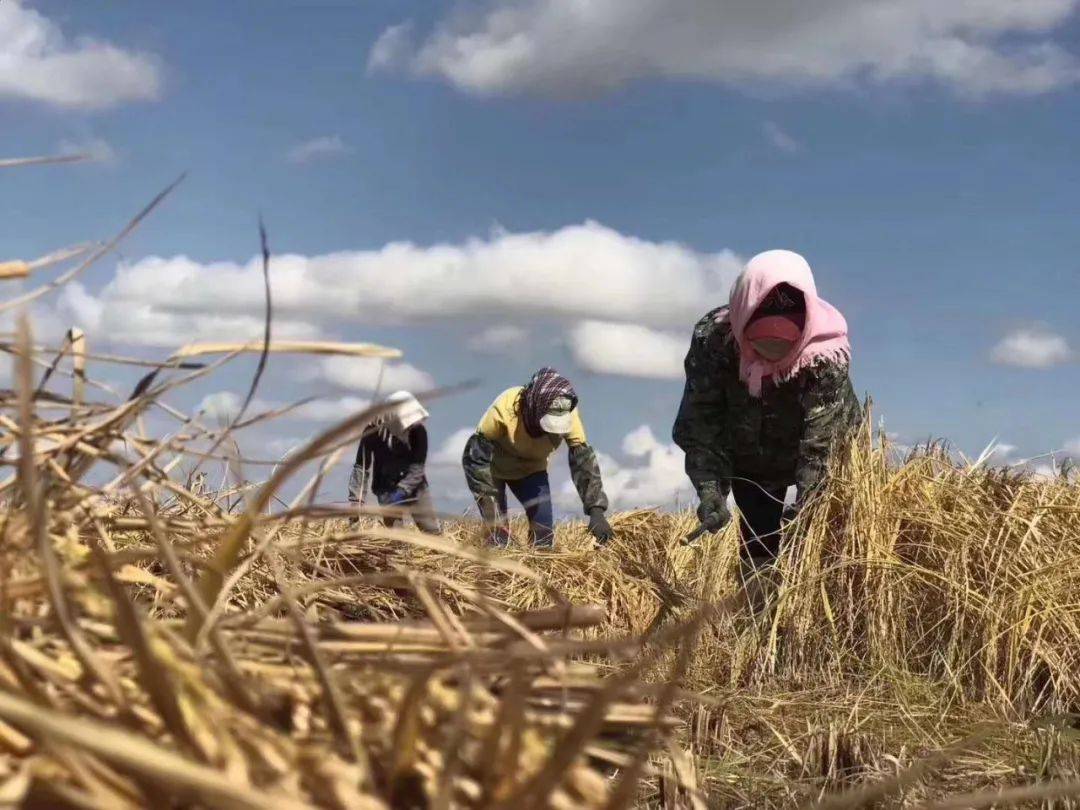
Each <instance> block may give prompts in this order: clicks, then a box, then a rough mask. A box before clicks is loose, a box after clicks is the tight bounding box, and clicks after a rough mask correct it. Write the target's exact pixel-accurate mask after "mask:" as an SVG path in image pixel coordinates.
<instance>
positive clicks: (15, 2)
mask: <svg viewBox="0 0 1080 810" xmlns="http://www.w3.org/2000/svg"><path fill="white" fill-rule="evenodd" d="M161 83H162V82H161V71H160V67H159V65H158V60H157V59H156V58H154V57H153V56H151V55H149V54H145V53H136V52H132V51H126V50H123V49H121V48H119V47H117V46H115V45H112V44H110V43H108V42H102V41H100V40H97V39H92V38H89V37H78V38H76V39H75V40H73V41H72V40H69V39H68V38H67V36H65V34H64V33H63V32H62V31H61V30H60V27H59V26H58V25H56V23H54V22H52V21H51V20H49V19H48V18H47V17H45V16H44V15H43V14H41V13H39V12H37V11H35V10H34V9H31V8H27V7H26V6H24V5H23V4H22V2H21V1H20V0H3V2H0V98H16V99H29V100H32V101H40V102H44V103H46V104H52V105H54V106H58V107H68V108H79V109H102V108H106V107H113V106H115V105H117V104H121V103H123V102H128V101H151V100H154V99H156V98H158V96H159V95H160V94H161Z"/></svg>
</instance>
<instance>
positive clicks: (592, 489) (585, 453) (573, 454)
mask: <svg viewBox="0 0 1080 810" xmlns="http://www.w3.org/2000/svg"><path fill="white" fill-rule="evenodd" d="M569 451H570V477H571V478H572V479H573V481H574V486H575V487H576V488H577V491H578V495H580V496H581V505H582V506H584V507H585V514H586V515H587V514H589V513H590V512H591V511H592V510H593V509H603V510H604V511H607V508H608V499H607V495H605V494H604V482H603V481H602V480H601V478H600V462H599V461H597V459H596V451H595V450H593V449H592V447H590V446H589V445H587V444H575V445H571V446H570V447H569Z"/></svg>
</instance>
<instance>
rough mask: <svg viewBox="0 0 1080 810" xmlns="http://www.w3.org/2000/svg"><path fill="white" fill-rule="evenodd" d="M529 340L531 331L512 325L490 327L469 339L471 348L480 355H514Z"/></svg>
mask: <svg viewBox="0 0 1080 810" xmlns="http://www.w3.org/2000/svg"><path fill="white" fill-rule="evenodd" d="M528 340H529V330H528V329H525V328H523V327H521V326H514V325H512V324H502V325H500V326H490V327H488V328H487V329H485V330H484V331H483V332H480V333H479V334H477V335H474V336H473V337H471V338H470V339H469V348H470V349H472V350H473V351H474V352H477V353H478V354H514V353H516V352H517V351H519V350H520V349H521V348H522V347H523V346H524V345H525V344H526V343H527V342H528Z"/></svg>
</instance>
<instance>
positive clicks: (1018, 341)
mask: <svg viewBox="0 0 1080 810" xmlns="http://www.w3.org/2000/svg"><path fill="white" fill-rule="evenodd" d="M990 357H991V359H992V360H993V361H994V362H995V363H1000V364H1001V365H1004V366H1019V367H1020V368H1050V367H1052V366H1056V365H1059V364H1061V363H1067V362H1068V361H1069V360H1071V359H1072V350H1071V349H1070V348H1069V343H1068V341H1066V340H1065V338H1064V337H1062V336H1061V335H1057V334H1054V333H1053V332H1049V331H1046V330H1043V329H1037V328H1036V329H1018V330H1016V331H1015V332H1012V333H1010V334H1008V335H1006V336H1005V337H1004V338H1002V340H1001V342H1000V343H998V344H997V346H995V347H994V349H993V351H992V352H991V353H990Z"/></svg>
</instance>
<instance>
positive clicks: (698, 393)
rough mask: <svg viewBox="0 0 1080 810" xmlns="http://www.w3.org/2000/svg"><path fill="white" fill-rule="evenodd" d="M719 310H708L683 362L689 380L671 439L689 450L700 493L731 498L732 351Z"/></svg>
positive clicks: (689, 463) (692, 478)
mask: <svg viewBox="0 0 1080 810" xmlns="http://www.w3.org/2000/svg"><path fill="white" fill-rule="evenodd" d="M719 329H720V325H719V324H717V313H715V312H711V313H709V314H708V315H706V316H705V317H704V318H703V319H702V320H701V321H700V322H699V323H698V325H697V326H696V327H695V328H694V335H693V338H692V339H691V342H690V350H689V351H688V352H687V354H686V360H685V362H684V364H683V366H684V368H685V370H686V386H685V387H684V388H683V396H682V402H681V403H680V404H679V413H678V415H677V416H676V417H675V426H674V428H673V429H672V439H673V440H674V441H675V444H677V445H678V446H679V447H681V448H682V449H683V451H684V452H685V453H686V475H687V477H689V479H690V481H691V483H693V485H694V489H695V490H697V493H698V496H699V497H701V498H702V501H703V502H704V501H705V500H706V499H707V498H712V499H715V498H719V499H720V500H721V501H723V500H724V499H726V497H727V493H728V490H729V489H730V486H731V483H730V481H731V475H732V464H731V453H730V449H729V448H728V444H727V430H726V422H727V400H726V396H725V394H724V375H726V374H731V373H733V369H730V368H727V367H725V365H724V360H725V358H726V355H727V352H726V350H725V349H726V347H725V346H724V345H723V340H722V337H723V336H722V335H721V334H718V330H719Z"/></svg>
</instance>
